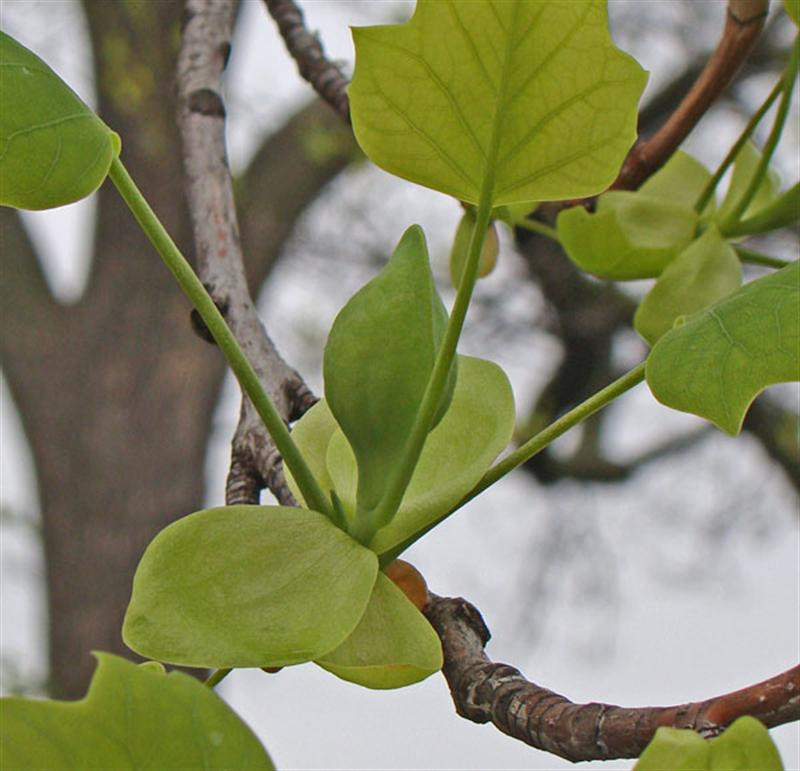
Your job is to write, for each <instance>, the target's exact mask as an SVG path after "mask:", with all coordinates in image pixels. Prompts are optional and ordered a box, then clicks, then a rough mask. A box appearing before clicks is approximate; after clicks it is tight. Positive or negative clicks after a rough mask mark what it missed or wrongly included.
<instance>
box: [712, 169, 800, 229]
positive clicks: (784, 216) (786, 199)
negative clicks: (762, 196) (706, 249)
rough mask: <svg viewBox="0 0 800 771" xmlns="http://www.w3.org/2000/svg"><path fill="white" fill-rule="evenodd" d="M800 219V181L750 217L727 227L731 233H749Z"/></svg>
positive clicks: (782, 226) (775, 227)
mask: <svg viewBox="0 0 800 771" xmlns="http://www.w3.org/2000/svg"><path fill="white" fill-rule="evenodd" d="M798 219H800V182H798V183H797V184H796V185H795V186H794V187H791V188H789V189H788V190H787V191H786V192H784V193H781V194H780V195H779V196H778V197H777V198H775V199H774V200H773V201H772V202H771V203H769V204H767V205H766V206H764V207H763V208H762V209H759V210H758V211H757V212H756V213H755V214H753V215H752V216H751V217H748V218H747V219H746V220H744V221H742V222H740V223H739V224H738V225H734V226H732V227H730V228H728V233H729V234H731V235H736V236H739V235H751V234H753V233H765V232H766V231H768V230H777V229H778V228H784V227H786V226H787V225H791V224H792V223H793V222H797V221H798Z"/></svg>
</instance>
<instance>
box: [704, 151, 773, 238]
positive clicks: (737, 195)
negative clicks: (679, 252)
mask: <svg viewBox="0 0 800 771" xmlns="http://www.w3.org/2000/svg"><path fill="white" fill-rule="evenodd" d="M760 161H761V153H760V152H759V150H758V149H757V148H756V146H755V145H754V144H753V143H752V142H746V143H745V144H744V145H742V149H741V150H740V151H739V154H738V155H737V156H736V161H735V162H734V164H733V174H732V175H731V183H730V186H729V187H728V192H727V193H726V194H725V199H724V200H723V201H722V204H721V205H720V207H719V211H718V212H717V214H716V217H715V219H716V221H717V222H718V223H720V228H721V229H722V231H723V233H725V234H726V233H727V229H726V227H725V225H728V224H730V225H735V224H736V223H726V222H725V220H726V219H727V218H728V217H729V216H730V214H731V212H732V211H733V210H734V209H735V208H736V205H737V204H738V203H739V201H740V200H741V198H742V196H743V195H744V193H745V191H746V190H747V187H748V185H749V184H750V180H751V179H752V178H753V175H754V174H755V173H756V171H757V169H758V164H759V162H760ZM779 188H780V178H779V177H778V173H777V172H776V171H774V170H773V169H770V170H769V171H768V172H767V173H766V174H765V175H764V178H763V179H762V180H761V184H760V185H759V186H758V189H757V190H756V194H755V195H754V196H753V200H752V201H750V203H749V204H748V206H747V208H746V209H745V210H744V211H743V212H742V216H741V219H747V218H748V217H752V216H753V215H754V214H756V213H757V212H758V211H759V210H760V209H763V208H764V207H765V206H768V205H769V204H770V203H772V202H773V200H774V199H775V198H776V196H777V194H778V190H779Z"/></svg>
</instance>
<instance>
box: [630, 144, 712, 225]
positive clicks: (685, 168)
mask: <svg viewBox="0 0 800 771" xmlns="http://www.w3.org/2000/svg"><path fill="white" fill-rule="evenodd" d="M710 179H711V172H710V171H709V170H708V169H707V168H706V167H705V166H703V164H702V163H700V161H698V160H697V159H696V158H693V157H692V156H691V155H689V154H688V153H685V152H683V151H682V150H676V151H675V152H674V153H673V154H672V156H671V157H670V159H669V160H668V161H667V162H666V163H665V164H664V166H662V167H661V168H660V169H659V170H658V171H657V172H656V173H655V174H653V176H652V177H650V178H649V179H648V180H647V181H646V182H645V183H644V184H643V185H642V186H641V187H640V188H639V192H640V193H644V194H645V195H648V196H653V197H654V198H661V199H663V200H665V201H673V202H674V203H680V204H683V205H684V206H687V207H694V205H695V202H696V201H697V199H698V198H699V197H700V195H701V194H702V192H703V191H704V190H705V188H706V185H707V184H708V182H709V180H710ZM713 209H714V199H713V198H712V199H711V200H709V202H708V204H707V205H706V209H705V212H704V213H710V212H711V211H713Z"/></svg>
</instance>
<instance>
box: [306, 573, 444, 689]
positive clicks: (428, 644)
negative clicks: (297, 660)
mask: <svg viewBox="0 0 800 771" xmlns="http://www.w3.org/2000/svg"><path fill="white" fill-rule="evenodd" d="M316 663H317V664H319V665H320V666H321V667H322V668H323V669H327V670H328V671H329V672H332V673H333V674H334V675H336V676H337V677H341V678H342V680H349V681H350V682H352V683H357V684H358V685H363V686H366V687H367V688H402V687H403V686H406V685H411V684H412V683H417V682H419V681H420V680H424V679H425V678H426V677H428V676H429V675H432V674H433V673H434V672H438V671H439V670H440V669H441V668H442V647H441V643H440V642H439V638H438V637H437V635H436V632H434V630H433V627H431V625H430V624H429V623H428V621H427V620H426V618H425V617H424V616H423V615H422V614H421V613H420V612H419V611H418V610H417V608H416V607H415V606H414V605H413V604H412V603H411V601H410V600H409V599H408V598H407V597H406V596H405V594H403V592H402V591H401V590H400V589H398V588H397V587H396V586H395V585H394V584H393V583H392V582H391V581H390V580H389V579H388V578H387V577H386V576H385V575H384V574H383V573H379V574H378V580H377V581H376V582H375V586H374V588H373V590H372V597H370V601H369V605H367V610H366V611H365V612H364V615H363V616H362V618H361V621H360V622H359V624H358V626H357V627H356V628H355V630H354V631H353V633H352V634H351V635H350V636H349V637H348V638H347V639H346V640H345V641H344V642H343V643H342V644H341V645H340V646H339V647H338V648H336V649H335V650H333V651H331V652H330V653H328V654H326V655H325V656H322V657H320V658H318V659H317V661H316Z"/></svg>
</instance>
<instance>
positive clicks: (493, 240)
mask: <svg viewBox="0 0 800 771" xmlns="http://www.w3.org/2000/svg"><path fill="white" fill-rule="evenodd" d="M474 229H475V214H474V212H471V211H466V212H464V216H463V217H461V219H460V220H459V222H458V227H457V228H456V235H455V238H453V247H452V249H451V250H450V281H451V283H452V284H453V286H454V287H455V288H456V289H458V285H459V283H460V282H461V274H462V273H463V272H464V265H465V263H466V261H467V251H468V249H469V242H470V238H471V237H472V231H473V230H474ZM499 251H500V241H499V240H498V238H497V228H496V226H495V224H494V222H492V223H490V224H489V228H488V229H487V231H486V238H485V239H484V241H483V249H482V250H481V256H480V257H479V258H478V276H479V277H481V278H483V277H484V276H488V275H489V274H490V273H491V272H492V271H493V270H494V266H495V265H496V264H497V254H498V252H499Z"/></svg>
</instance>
